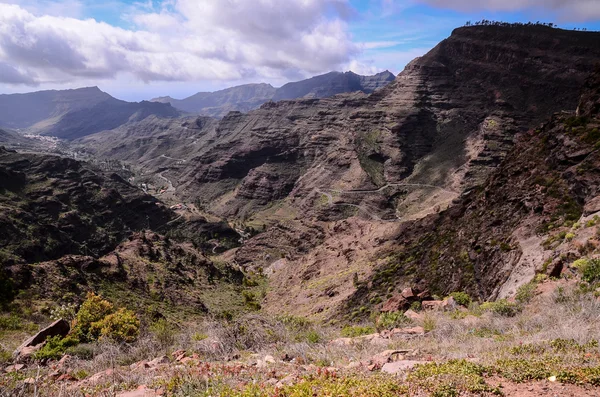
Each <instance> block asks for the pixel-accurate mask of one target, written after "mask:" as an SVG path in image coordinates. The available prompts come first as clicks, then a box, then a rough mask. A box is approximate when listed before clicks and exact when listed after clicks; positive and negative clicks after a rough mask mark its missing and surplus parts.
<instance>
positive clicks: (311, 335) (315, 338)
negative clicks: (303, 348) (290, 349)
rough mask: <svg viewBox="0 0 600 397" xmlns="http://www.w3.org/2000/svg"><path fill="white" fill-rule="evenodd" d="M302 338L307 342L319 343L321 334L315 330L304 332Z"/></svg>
mask: <svg viewBox="0 0 600 397" xmlns="http://www.w3.org/2000/svg"><path fill="white" fill-rule="evenodd" d="M304 338H305V339H306V341H307V342H308V343H319V342H320V341H321V335H320V334H319V333H318V332H317V331H315V330H310V331H308V332H306V334H305V335H304Z"/></svg>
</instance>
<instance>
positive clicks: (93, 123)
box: [0, 87, 180, 140]
mask: <svg viewBox="0 0 600 397" xmlns="http://www.w3.org/2000/svg"><path fill="white" fill-rule="evenodd" d="M179 114H180V112H179V111H177V110H176V109H174V108H173V107H171V106H170V105H168V104H161V103H151V102H146V101H144V102H139V103H137V102H125V101H121V100H118V99H115V98H113V97H111V96H110V95H108V94H107V93H105V92H102V91H100V89H99V88H98V87H89V88H80V89H76V90H64V91H39V92H33V93H29V94H10V95H0V127H2V126H4V127H7V128H13V129H21V130H24V131H26V132H30V133H33V134H41V135H48V136H55V137H58V138H63V139H69V140H70V139H75V138H79V137H82V136H86V135H90V134H94V133H96V132H100V131H104V130H111V129H113V128H117V127H119V126H120V125H122V124H125V123H126V122H132V121H139V120H143V119H144V118H146V117H148V116H150V115H155V116H158V117H165V118H169V117H177V116H179Z"/></svg>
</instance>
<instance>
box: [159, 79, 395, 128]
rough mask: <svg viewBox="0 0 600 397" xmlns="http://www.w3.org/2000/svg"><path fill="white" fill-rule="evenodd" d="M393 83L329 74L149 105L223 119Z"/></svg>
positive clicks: (166, 99) (248, 86)
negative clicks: (274, 105)
mask: <svg viewBox="0 0 600 397" xmlns="http://www.w3.org/2000/svg"><path fill="white" fill-rule="evenodd" d="M393 80H394V75H393V74H392V73H390V72H388V71H385V72H382V73H378V74H376V75H374V76H360V75H357V74H355V73H352V72H346V73H340V72H330V73H327V74H324V75H320V76H315V77H312V78H310V79H307V80H302V81H298V82H294V83H288V84H286V85H284V86H283V87H281V88H278V89H275V88H273V87H272V86H271V85H269V84H264V83H263V84H246V85H240V86H236V87H232V88H227V89H225V90H221V91H216V92H199V93H197V94H195V95H192V96H191V97H188V98H185V99H181V100H179V99H173V98H171V97H168V96H167V97H159V98H154V99H152V102H161V103H170V104H171V105H173V106H174V107H175V108H177V109H180V110H182V111H184V112H188V113H196V114H200V115H204V116H210V117H216V118H222V117H224V116H225V115H227V113H229V112H230V111H240V112H248V111H250V110H253V109H256V108H258V107H259V106H260V105H262V104H263V103H265V102H268V101H270V100H275V101H278V100H282V99H296V98H302V97H310V98H325V97H330V96H333V95H336V94H340V93H344V92H353V91H363V92H366V93H370V92H373V91H375V90H376V89H378V88H380V87H383V86H385V85H386V84H388V83H389V82H390V81H393Z"/></svg>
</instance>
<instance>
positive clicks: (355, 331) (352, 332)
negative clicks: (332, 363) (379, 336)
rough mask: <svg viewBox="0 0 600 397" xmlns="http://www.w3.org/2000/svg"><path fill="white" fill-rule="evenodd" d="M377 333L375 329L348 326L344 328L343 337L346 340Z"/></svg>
mask: <svg viewBox="0 0 600 397" xmlns="http://www.w3.org/2000/svg"><path fill="white" fill-rule="evenodd" d="M375 332H376V330H375V328H373V327H370V326H364V327H363V326H360V325H354V326H347V327H344V328H342V332H341V335H342V336H343V337H345V338H356V337H357V336H363V335H370V334H374V333H375Z"/></svg>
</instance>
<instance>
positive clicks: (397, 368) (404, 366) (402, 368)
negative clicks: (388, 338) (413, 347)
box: [381, 360, 423, 375]
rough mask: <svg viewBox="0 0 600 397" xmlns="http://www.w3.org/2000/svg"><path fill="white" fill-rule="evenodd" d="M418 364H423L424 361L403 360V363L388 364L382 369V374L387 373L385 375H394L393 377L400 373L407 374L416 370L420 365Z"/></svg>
mask: <svg viewBox="0 0 600 397" xmlns="http://www.w3.org/2000/svg"><path fill="white" fill-rule="evenodd" d="M418 364H423V362H422V361H412V360H402V361H396V362H391V363H386V364H384V365H383V367H381V372H385V373H388V374H392V375H397V374H399V373H402V372H406V371H408V370H410V369H412V368H414V366H415V365H418Z"/></svg>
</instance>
